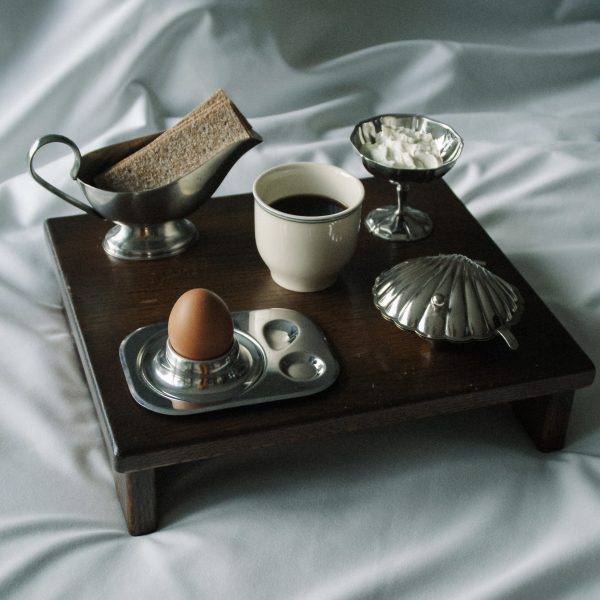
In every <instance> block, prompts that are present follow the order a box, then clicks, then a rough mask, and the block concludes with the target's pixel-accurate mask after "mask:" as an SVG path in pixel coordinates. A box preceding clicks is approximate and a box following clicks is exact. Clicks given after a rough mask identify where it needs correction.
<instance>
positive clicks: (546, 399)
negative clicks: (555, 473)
mask: <svg viewBox="0 0 600 600" xmlns="http://www.w3.org/2000/svg"><path fill="white" fill-rule="evenodd" d="M573 396H574V392H573V391H569V392H560V393H558V394H551V395H549V396H540V397H539V398H529V399H526V400H517V401H516V402H513V403H512V405H513V409H514V411H515V413H516V415H517V417H518V418H519V420H520V421H521V423H523V426H524V427H525V430H526V431H527V433H528V434H529V436H530V437H531V439H532V440H533V441H534V443H535V445H536V446H537V448H538V450H540V451H541V452H553V451H555V450H562V448H563V447H564V445H565V438H566V435H567V427H568V425H569V416H570V414H571V406H572V404H573Z"/></svg>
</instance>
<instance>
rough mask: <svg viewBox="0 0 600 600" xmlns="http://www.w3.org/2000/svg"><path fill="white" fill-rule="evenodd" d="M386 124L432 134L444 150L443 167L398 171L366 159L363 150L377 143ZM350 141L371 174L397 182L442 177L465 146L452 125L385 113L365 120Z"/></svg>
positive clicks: (356, 128)
mask: <svg viewBox="0 0 600 600" xmlns="http://www.w3.org/2000/svg"><path fill="white" fill-rule="evenodd" d="M382 125H386V126H389V127H394V128H399V127H406V128H408V129H412V130H413V131H418V132H420V133H430V134H431V135H432V137H433V139H434V140H435V143H436V145H437V147H438V149H439V151H440V155H441V157H442V161H443V162H442V164H441V165H440V166H438V167H436V168H434V169H425V168H420V169H396V168H393V167H389V166H386V165H383V164H381V163H379V162H377V161H375V160H373V159H372V158H370V157H368V156H366V155H365V154H364V153H363V150H362V148H363V146H364V145H365V144H366V143H372V142H373V141H375V136H376V135H377V133H378V132H379V131H381V128H382ZM350 141H351V143H352V145H353V146H354V149H355V150H356V152H357V153H358V154H359V156H360V157H361V159H362V163H363V166H364V167H365V169H366V170H367V171H369V173H371V175H375V176H376V177H383V178H385V179H387V180H389V181H392V182H394V183H424V182H426V181H431V180H433V179H437V178H439V177H442V176H443V175H445V174H446V173H447V172H448V171H449V170H450V169H451V168H452V167H453V166H454V165H455V163H456V161H457V160H458V157H459V156H460V154H461V152H462V149H463V145H464V143H463V140H462V138H461V136H460V135H459V134H458V133H457V132H456V131H455V130H454V129H453V128H452V127H450V126H449V125H446V124H445V123H442V122H441V121H436V120H435V119H430V118H429V117H426V116H424V115H415V114H385V115H377V116H375V117H370V118H369V119H365V120H364V121H361V122H360V123H358V124H357V125H356V126H355V127H354V129H353V131H352V133H351V135H350Z"/></svg>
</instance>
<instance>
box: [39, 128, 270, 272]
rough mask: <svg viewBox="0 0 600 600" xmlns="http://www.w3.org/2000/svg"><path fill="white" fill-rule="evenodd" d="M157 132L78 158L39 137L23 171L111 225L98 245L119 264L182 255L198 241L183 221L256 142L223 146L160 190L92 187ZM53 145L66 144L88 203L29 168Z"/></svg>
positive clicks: (60, 140)
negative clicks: (62, 146) (27, 167)
mask: <svg viewBox="0 0 600 600" xmlns="http://www.w3.org/2000/svg"><path fill="white" fill-rule="evenodd" d="M160 133H162V132H159V133H155V134H152V135H147V136H144V137H140V138H136V139H133V140H128V141H126V142H121V143H118V144H113V145H111V146H106V147H104V148H99V149H98V150H94V151H93V152H89V153H87V154H85V155H84V156H82V155H81V153H80V151H79V148H78V147H77V145H76V144H75V143H74V142H73V141H72V140H70V139H69V138H67V137H65V136H63V135H57V134H49V135H44V136H42V137H40V138H39V139H37V140H36V141H35V142H34V143H33V144H32V146H31V149H30V150H29V157H28V158H29V162H28V164H29V172H30V173H31V176H32V177H33V178H34V179H35V180H36V181H37V182H38V183H39V184H40V185H41V186H43V187H44V188H46V189H47V190H49V191H51V192H52V193H53V194H56V195H57V196H58V197H59V198H62V199H63V200H64V201H65V202H68V203H69V204H71V205H73V206H75V207H77V208H79V209H81V210H83V211H84V212H86V213H88V214H90V215H94V216H96V217H98V218H100V219H104V220H107V221H112V222H113V223H114V227H112V228H111V229H110V230H109V231H108V233H107V234H106V236H105V237H104V240H103V243H102V247H103V249H104V251H105V252H106V254H108V255H109V256H112V257H114V258H120V259H125V260H154V259H161V258H167V257H170V256H174V255H177V254H180V253H182V252H185V251H186V250H187V249H188V248H189V247H190V246H191V245H192V244H193V243H194V242H195V241H196V239H197V238H198V231H197V229H196V227H195V226H194V224H193V223H192V222H191V221H189V220H188V219H186V218H185V217H187V216H188V215H190V214H191V213H192V212H194V211H195V210H196V209H197V208H199V207H200V206H201V205H202V204H204V203H205V202H206V201H207V200H208V199H209V198H210V196H211V195H212V194H213V193H214V192H215V190H216V189H217V188H218V187H219V185H220V184H221V182H222V181H223V179H224V178H225V176H226V175H227V173H228V172H229V171H230V169H231V168H232V167H233V165H234V164H235V163H236V162H237V161H238V159H239V158H240V157H241V156H242V155H243V154H244V153H246V152H247V151H248V150H250V148H253V147H254V146H256V145H257V144H259V143H260V142H261V141H262V138H261V137H260V136H259V135H258V134H257V133H256V132H252V137H250V138H248V139H245V140H242V141H240V142H234V143H232V144H230V145H228V146H227V147H225V148H224V149H223V150H221V151H220V152H219V153H217V154H216V155H215V156H213V157H212V158H211V159H210V160H208V161H207V162H205V163H204V164H203V165H201V166H200V167H198V168H197V169H195V170H194V171H191V172H190V173H187V174H186V175H183V176H182V177H180V178H179V179H177V180H176V181H173V182H171V183H168V184H166V185H164V186H160V187H157V188H153V189H148V190H143V191H136V192H114V191H110V190H105V189H102V188H99V187H97V186H96V184H95V178H96V176H97V175H99V174H100V173H102V172H103V171H105V170H106V169H107V168H108V167H110V166H111V165H113V164H115V163H116V162H118V161H120V160H121V159H123V158H125V157H126V156H128V155H130V154H132V153H134V152H136V151H137V150H139V149H140V148H143V147H144V146H146V145H147V144H149V143H150V142H151V141H152V140H154V139H155V138H156V137H158V136H159V135H160ZM55 142H58V143H62V144H66V145H67V146H68V147H69V148H70V149H71V151H72V152H73V155H74V162H73V167H72V169H71V177H72V179H74V180H76V181H77V183H78V184H79V185H80V187H81V189H82V191H83V193H84V195H85V197H86V198H87V200H88V202H89V204H86V203H85V202H82V201H80V200H77V199H76V198H74V197H73V196H71V195H69V194H67V193H66V192H63V191H62V190H60V189H58V188H57V187H55V186H54V185H52V184H51V183H49V182H48V181H46V180H45V179H43V178H42V177H41V176H40V175H39V173H37V171H36V170H35V169H34V167H33V158H34V156H35V155H36V153H37V152H38V150H39V149H40V148H42V146H45V145H46V144H50V143H55Z"/></svg>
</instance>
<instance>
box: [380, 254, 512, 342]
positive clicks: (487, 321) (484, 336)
mask: <svg viewBox="0 0 600 600" xmlns="http://www.w3.org/2000/svg"><path fill="white" fill-rule="evenodd" d="M372 291H373V301H374V303H375V306H376V307H377V308H378V309H379V311H380V312H381V314H382V316H383V317H384V318H386V319H389V320H390V321H393V322H394V323H395V324H396V326H397V327H399V328H400V329H404V330H407V331H413V332H414V333H416V334H418V335H420V336H422V337H424V338H428V339H431V340H444V341H449V342H467V341H471V340H489V339H491V338H493V337H495V336H496V335H500V336H501V337H502V338H503V339H504V340H505V341H506V343H507V344H508V346H509V347H510V348H511V349H513V350H516V349H517V348H518V342H517V340H516V338H515V337H514V335H513V334H512V333H511V331H510V329H509V328H510V326H512V325H514V324H515V323H516V322H518V320H519V318H520V317H521V314H522V312H523V299H522V297H521V295H520V293H519V291H518V290H517V288H516V287H514V286H513V285H511V284H509V283H507V282H506V281H505V280H504V279H502V278H500V277H498V276H497V275H494V274H493V273H492V272H490V271H489V270H488V269H486V268H485V267H484V266H482V265H481V264H480V263H478V262H476V261H474V260H471V259H470V258H468V257H466V256H463V255H461V254H440V255H438V256H425V257H420V258H415V259H410V260H406V261H404V262H402V263H400V264H397V265H395V266H393V267H392V268H391V269H388V270H387V271H384V272H383V273H381V274H380V275H379V276H378V277H377V279H376V280H375V283H374V285H373V290H372Z"/></svg>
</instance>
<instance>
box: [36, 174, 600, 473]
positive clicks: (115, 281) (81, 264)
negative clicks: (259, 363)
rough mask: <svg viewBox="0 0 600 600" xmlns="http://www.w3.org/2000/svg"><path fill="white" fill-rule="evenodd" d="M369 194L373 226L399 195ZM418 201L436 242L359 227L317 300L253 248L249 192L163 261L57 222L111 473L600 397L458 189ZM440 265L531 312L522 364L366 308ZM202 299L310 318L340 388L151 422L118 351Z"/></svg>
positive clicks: (499, 350) (59, 257)
mask: <svg viewBox="0 0 600 600" xmlns="http://www.w3.org/2000/svg"><path fill="white" fill-rule="evenodd" d="M364 183H365V188H366V191H367V196H366V200H365V206H364V210H363V216H365V215H366V212H367V211H368V210H369V209H371V208H374V207H376V206H383V205H386V204H390V203H393V202H394V197H395V192H394V189H393V187H392V186H391V185H389V184H388V183H386V182H380V181H377V180H374V179H367V180H365V182H364ZM410 203H411V204H413V205H414V206H415V207H417V208H422V209H423V210H426V211H427V212H428V213H429V214H430V215H431V216H432V218H433V221H434V231H433V234H432V235H431V236H430V237H429V238H427V239H425V240H422V241H419V242H413V243H408V244H406V243H389V242H385V241H383V240H380V239H378V238H375V237H373V236H371V235H369V234H368V233H367V232H366V230H365V229H364V228H363V229H362V231H361V235H360V240H359V246H358V249H357V252H356V254H355V256H354V257H353V259H352V261H351V263H350V264H349V265H348V266H347V267H346V268H345V269H344V270H343V271H342V273H341V274H340V277H339V280H338V282H337V283H336V284H335V285H334V286H333V287H331V288H330V289H328V290H325V291H322V292H316V293H308V294H302V293H295V292H290V291H287V290H284V289H282V288H280V287H279V286H277V285H276V284H275V283H274V282H273V281H272V280H271V278H270V275H269V272H268V270H267V268H266V267H265V266H264V264H263V263H262V261H261V259H260V257H259V255H258V253H257V250H256V246H255V242H254V236H253V200H252V196H251V195H250V194H244V195H238V196H230V197H215V198H212V199H211V200H209V202H208V203H207V204H205V205H204V206H203V207H202V208H200V209H199V210H198V211H197V212H196V213H195V214H194V215H193V216H192V218H191V220H192V221H194V223H195V224H196V226H197V228H198V230H199V233H200V239H199V241H198V243H197V244H196V245H195V246H194V247H193V248H192V249H190V250H189V251H188V252H186V253H185V254H182V255H180V256H177V257H174V258H170V259H167V260H163V261H147V262H127V261H120V260H117V259H113V258H110V257H108V256H107V255H106V254H105V253H104V252H103V250H102V248H101V243H102V239H103V237H104V235H105V233H106V232H107V230H108V229H109V227H110V226H111V224H110V223H107V222H104V221H101V220H100V219H96V218H94V217H91V216H88V215H81V216H75V217H65V218H56V219H49V220H48V221H47V223H46V233H47V236H48V240H49V242H50V244H49V245H50V248H51V251H52V253H53V256H54V259H55V262H56V266H57V272H58V276H59V281H60V284H61V288H62V290H63V294H64V299H65V307H66V311H67V316H68V318H69V322H70V324H71V327H72V330H73V333H74V338H75V341H76V343H77V346H78V350H79V354H80V356H81V360H82V364H83V367H84V370H85V373H86V376H87V379H88V383H89V385H90V389H91V392H92V396H93V399H94V402H95V405H96V409H97V412H98V415H99V419H100V422H101V425H102V428H103V432H104V436H105V439H106V443H107V447H108V449H109V452H110V454H111V457H112V461H113V465H112V466H113V469H114V470H115V471H117V472H128V471H138V470H143V469H151V468H155V467H159V466H165V465H171V464H176V463H180V462H185V461H192V460H198V459H203V458H209V457H213V456H217V455H221V454H224V453H227V452H235V451H241V450H243V449H247V448H258V447H264V446H269V445H274V444H280V443H289V442H293V441H297V440H304V439H307V438H311V437H315V436H322V435H329V434H334V433H337V432H342V431H352V430H357V429H361V428H365V427H373V426H378V425H383V424H387V423H390V422H392V421H400V420H406V419H415V418H421V417H425V416H429V415H436V414H441V413H446V412H452V411H459V410H466V409H472V408H477V407H482V406H486V405H491V404H496V403H505V402H513V401H516V400H524V401H526V400H527V399H532V401H533V400H534V399H539V398H544V397H549V398H550V397H551V398H556V397H557V394H558V395H559V396H558V397H560V394H561V393H563V392H564V393H566V394H567V396H568V392H569V391H572V390H575V389H577V388H580V387H584V386H587V385H589V384H590V383H591V382H592V380H593V377H594V366H593V364H592V363H591V361H590V360H589V358H588V357H587V356H586V355H585V354H584V352H583V351H582V350H581V349H580V347H579V346H578V345H577V343H576V342H575V341H574V340H573V338H572V337H571V336H570V335H569V333H568V332H567V331H566V330H565V329H564V327H563V326H562V325H561V324H560V323H559V322H558V321H557V319H556V318H555V317H554V316H553V315H552V313H551V312H550V311H549V310H548V308H547V307H546V306H545V305H544V303H543V302H542V301H541V300H540V298H539V297H538V296H537V294H536V293H535V292H534V291H533V290H532V289H531V287H530V286H529V285H528V284H527V282H526V281H525V280H524V279H523V278H522V277H521V275H520V274H519V273H518V271H517V270H516V269H515V268H514V267H513V266H512V264H511V263H510V262H509V260H508V259H507V258H506V257H505V255H504V254H503V253H502V252H501V251H500V250H499V248H498V247H497V246H496V244H495V243H494V242H493V241H492V240H491V239H490V237H489V236H488V235H487V234H486V233H485V231H484V230H483V229H482V227H481V226H480V225H479V223H478V222H477V221H476V219H475V218H474V217H473V216H472V215H471V214H470V213H469V212H468V210H467V209H466V208H465V207H464V205H463V204H462V202H461V201H460V200H459V199H458V198H456V196H455V195H454V194H453V193H452V191H451V190H450V189H449V188H448V186H447V185H446V184H445V183H444V182H443V181H438V182H434V183H431V184H426V185H421V186H418V187H415V189H414V191H411V201H410ZM439 253H461V254H465V255H466V256H469V257H470V258H473V259H478V260H484V261H485V262H486V266H487V268H488V269H490V270H491V271H492V272H494V273H496V274H497V275H499V276H500V277H503V278H504V279H506V280H507V281H508V282H510V283H512V284H514V285H516V286H517V287H518V288H519V290H520V292H521V294H522V296H523V298H524V300H525V311H524V314H523V316H522V318H521V321H520V322H519V323H518V324H517V325H516V326H515V327H514V328H513V333H514V334H515V336H516V337H517V339H518V341H519V344H520V346H519V348H518V350H516V351H511V350H510V349H509V348H508V347H507V346H506V344H505V343H504V341H503V340H502V339H500V338H495V339H493V340H490V341H486V342H471V343H468V344H432V343H431V342H429V341H427V340H424V339H421V338H419V337H418V336H416V335H415V334H412V333H408V332H403V331H401V330H399V329H398V328H396V327H395V326H394V325H393V324H392V323H390V322H388V321H386V320H384V319H383V318H382V317H381V316H380V314H379V312H378V310H377V309H376V308H375V307H374V305H373V303H372V300H371V287H372V285H373V282H374V280H375V277H376V276H377V275H378V274H379V273H380V272H381V271H383V270H385V269H387V268H389V267H391V266H392V265H394V264H396V263H398V262H401V261H403V260H406V259H408V258H412V257H416V256H424V255H433V254H439ZM193 287H205V288H209V289H211V290H213V291H215V292H216V293H217V294H219V295H220V296H221V297H222V298H223V299H224V300H225V302H226V303H227V304H228V306H229V308H230V310H232V311H235V310H248V309H260V308H269V307H283V308H291V309H294V310H298V311H301V312H302V313H304V314H306V315H307V316H308V317H309V318H311V319H312V320H313V321H315V322H316V323H317V324H318V325H319V326H321V328H322V329H323V330H324V331H325V333H326V335H327V336H328V338H329V341H330V343H331V344H332V346H333V348H334V351H335V353H336V356H337V358H338V360H339V362H340V366H341V373H340V376H339V378H338V380H337V381H336V383H335V384H334V385H333V386H332V387H331V388H329V389H328V390H326V391H324V392H321V393H319V394H316V395H314V396H309V397H305V398H300V399H294V400H289V401H281V402H276V403H270V404H262V405H258V406H250V407H243V408H236V409H230V410H224V411H220V412H214V413H205V414H202V415H193V416H184V417H175V416H165V415H161V414H156V413H153V412H150V411H148V410H146V409H144V408H142V407H141V406H139V405H138V404H137V403H136V402H135V401H134V400H133V398H132V397H131V395H130V394H129V391H128V388H127V384H126V381H125V377H124V374H123V371H122V369H121V366H120V362H119V345H120V343H121V341H122V340H123V338H124V337H125V336H127V335H128V334H129V333H130V332H131V331H133V330H134V329H136V328H138V327H141V326H144V325H148V324H150V323H155V322H158V321H166V320H167V318H168V316H169V312H170V310H171V307H172V305H173V304H174V302H175V301H176V300H177V298H178V297H179V295H180V294H182V293H183V292H184V291H186V290H187V289H189V288H193ZM539 402H540V401H539V400H538V401H537V404H536V407H537V408H539V407H538V405H539ZM542 403H543V400H542ZM526 404H527V402H525V403H524V402H521V403H519V407H520V412H522V413H523V412H525V413H526V412H527V406H526ZM567 420H568V413H567ZM563 421H564V411H563ZM545 427H546V428H548V425H545ZM564 427H566V423H563V428H564Z"/></svg>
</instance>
